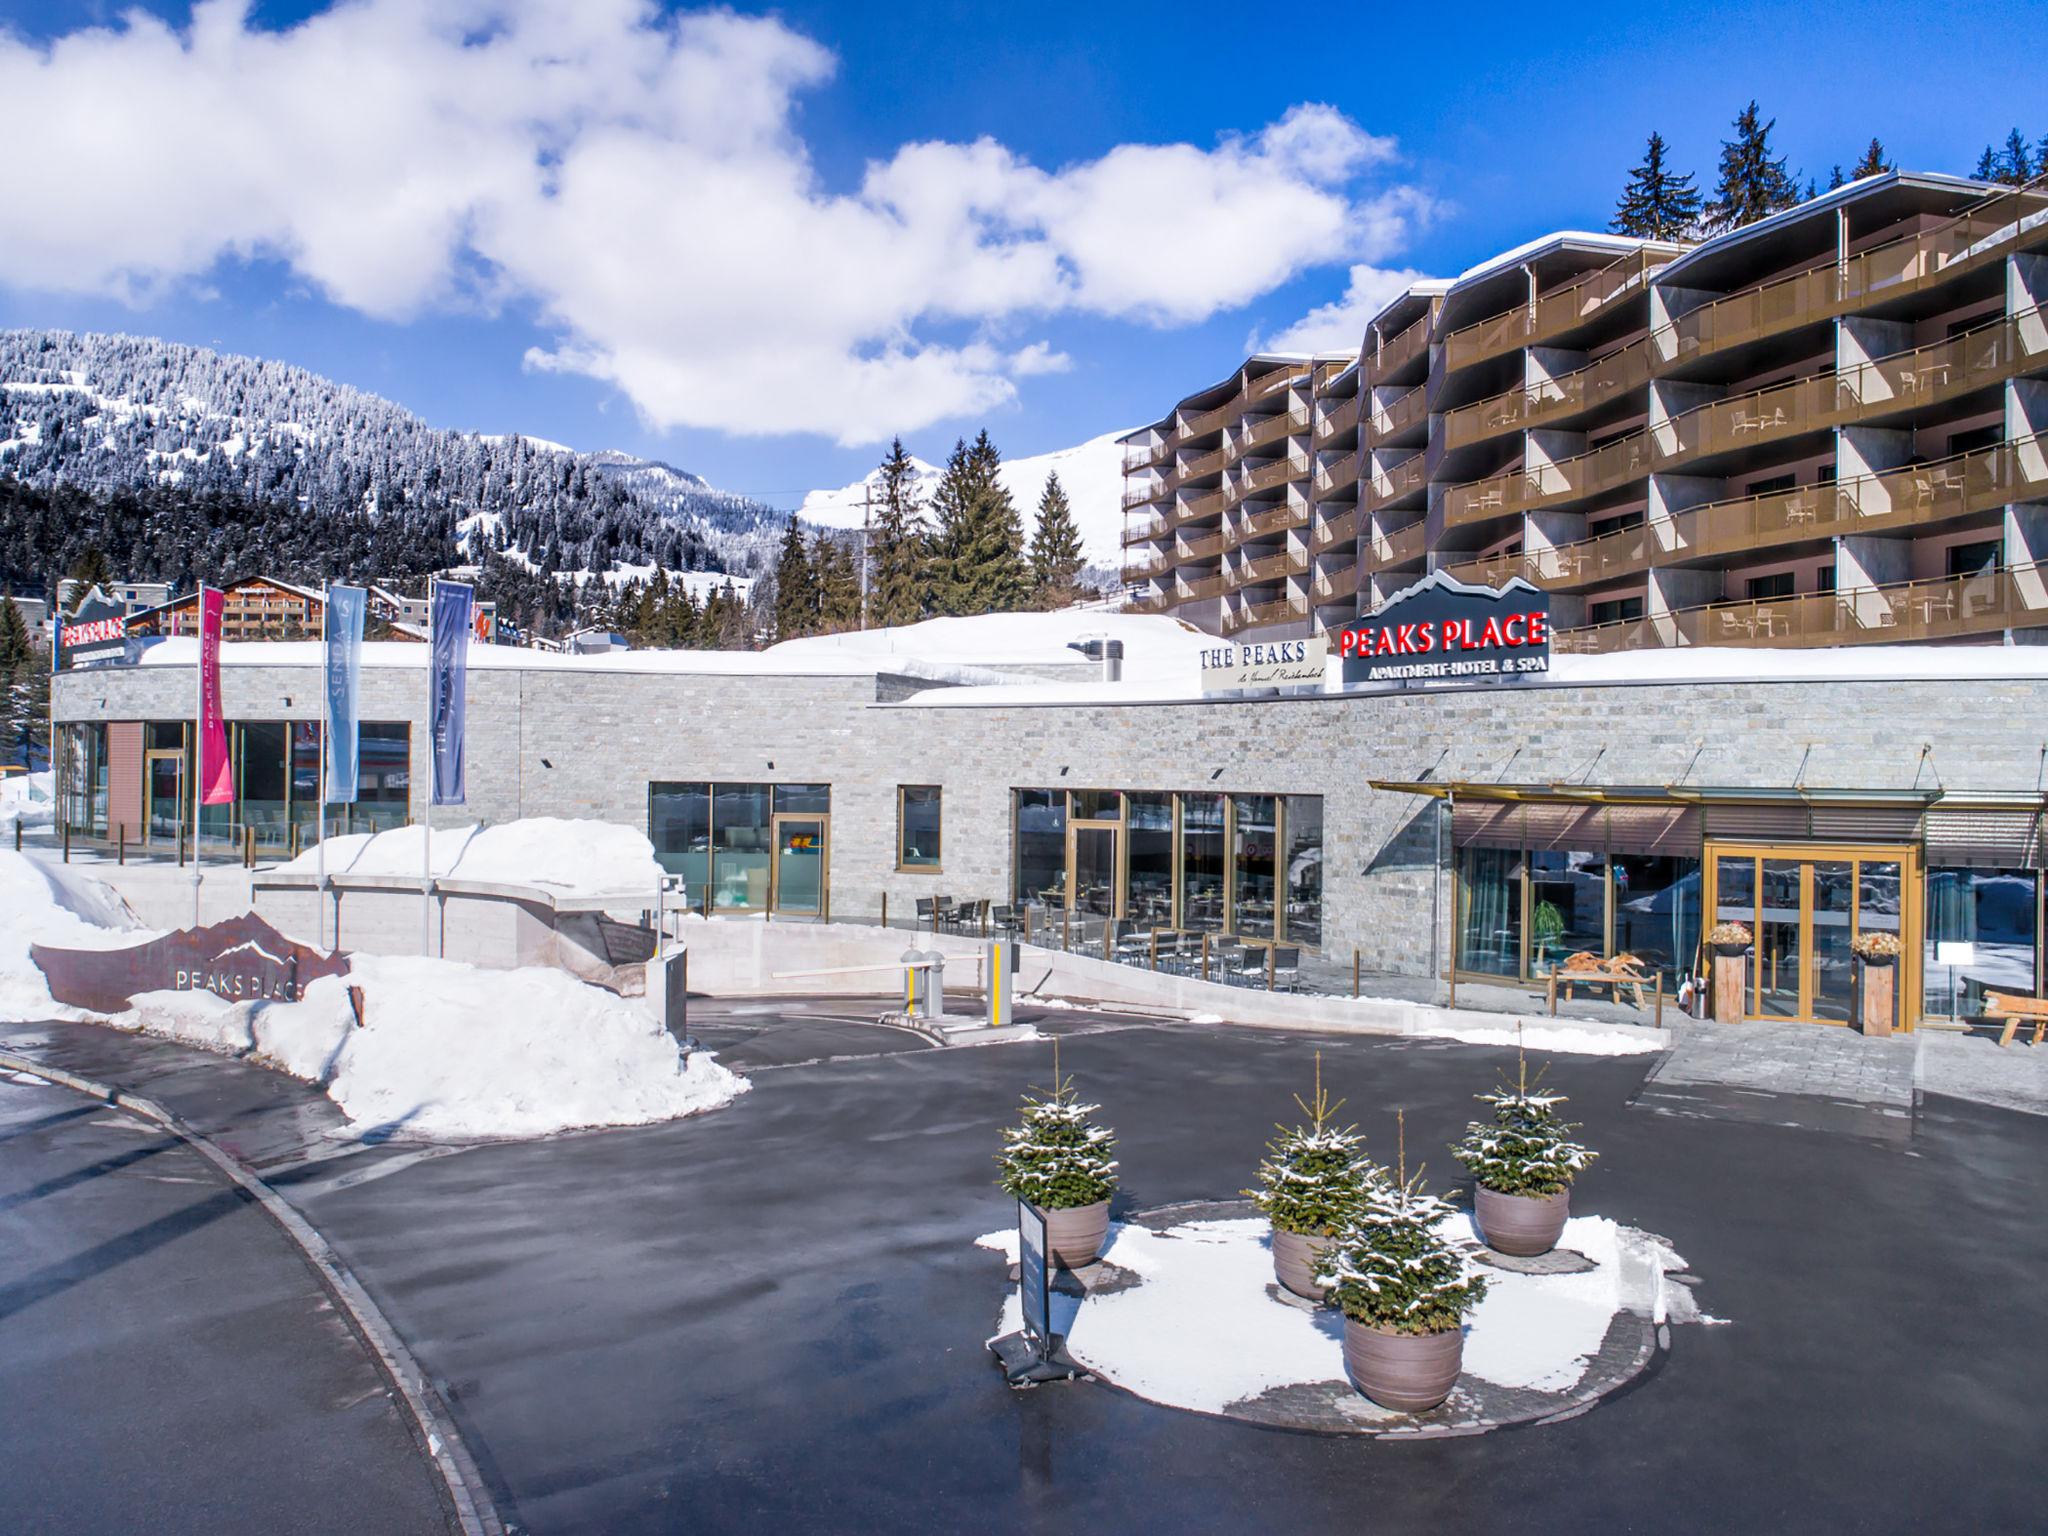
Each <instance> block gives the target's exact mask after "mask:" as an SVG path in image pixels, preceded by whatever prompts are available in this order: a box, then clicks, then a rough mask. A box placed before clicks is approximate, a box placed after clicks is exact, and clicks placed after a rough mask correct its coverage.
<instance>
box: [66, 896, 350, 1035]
mask: <svg viewBox="0 0 2048 1536" xmlns="http://www.w3.org/2000/svg"><path fill="white" fill-rule="evenodd" d="M29 958H30V959H32V960H34V961H35V963H36V964H37V966H39V967H40V968H41V970H42V973H43V975H44V976H45V977H46V978H47V979H48V981H49V985H50V996H52V997H54V998H55V999H56V1000H57V1001H58V1002H60V1003H69V1004H70V1005H71V1006H72V1007H74V1008H84V1009H88V1010H89V1011H91V1012H93V1013H120V1012H121V1011H122V1010H124V1009H125V1008H127V1007H128V1005H129V1003H130V1001H131V1000H132V999H133V998H134V997H135V996H136V995H137V994H138V993H143V992H211V993H212V994H213V995H214V996H216V997H218V998H221V999H223V1000H224V1001H226V1002H230V1003H258V1002H270V1003H295V1002H297V1001H298V1000H299V999H300V998H301V997H303V996H304V995H305V991H306V988H307V987H308V986H309V985H311V984H312V983H313V982H314V981H317V980H318V979H319V978H320V977H322V976H339V975H342V974H343V973H344V972H346V971H347V970H348V964H349V957H348V955H347V954H345V953H342V952H339V951H337V952H336V953H334V954H331V955H328V954H322V953H321V952H320V951H319V950H317V949H311V948H308V947H307V946H306V945H304V944H300V943H298V942H296V941H295V940H292V939H288V938H286V937H285V936H284V935H283V934H281V933H279V932H278V931H277V930H276V929H275V928H273V927H271V926H270V924H268V923H266V922H265V921H263V919H262V918H260V917H258V916H256V915H255V914H254V913H244V914H243V915H242V916H240V917H231V918H229V919H228V920H227V921H226V922H222V923H213V924H211V925H209V926H207V927H205V928H182V929H180V930H178V931H177V932H176V933H167V934H165V935H164V936H163V937H162V938H160V939H152V940H150V941H149V942H148V943H147V944H136V945H132V946H130V947H129V948H127V949H54V948H52V947H50V946H49V945H47V944H31V945H30V946H29Z"/></svg>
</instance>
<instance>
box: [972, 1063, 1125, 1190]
mask: <svg viewBox="0 0 2048 1536" xmlns="http://www.w3.org/2000/svg"><path fill="white" fill-rule="evenodd" d="M1101 1107H1102V1106H1101V1105H1100V1104H1083V1103H1081V1102H1080V1101H1079V1099H1078V1098H1077V1096H1076V1095H1075V1093H1074V1079H1073V1078H1072V1077H1070V1076H1069V1077H1062V1076H1061V1075H1060V1070H1059V1057H1058V1055H1057V1052H1055V1055H1054V1057H1053V1071H1052V1091H1051V1092H1050V1093H1043V1094H1031V1093H1027V1094H1025V1095H1024V1108H1023V1114H1022V1117H1021V1119H1020V1122H1019V1123H1018V1125H1017V1126H1016V1127H1015V1128H1014V1129H1011V1130H1006V1131H1004V1132H1003V1149H1002V1151H1000V1152H998V1153H997V1154H996V1162H997V1163H998V1164H1000V1165H1001V1167H1002V1175H1001V1177H1000V1178H999V1179H998V1180H997V1182H998V1183H999V1184H1001V1186H1002V1188H1003V1193H1004V1194H1006V1195H1009V1196H1010V1197H1011V1198H1013V1199H1016V1200H1022V1201H1025V1202H1027V1203H1028V1204H1031V1205H1035V1206H1037V1207H1038V1208H1039V1209H1040V1210H1042V1211H1070V1210H1073V1209H1074V1208H1075V1207H1077V1206H1083V1205H1093V1204H1095V1203H1096V1201H1098V1200H1107V1199H1108V1198H1109V1197H1110V1196H1111V1195H1112V1194H1114V1193H1115V1192H1116V1159H1115V1158H1114V1157H1112V1156H1111V1155H1110V1154H1112V1153H1113V1152H1115V1151H1116V1137H1115V1136H1114V1135H1112V1134H1111V1133H1110V1131H1109V1130H1108V1128H1107V1127H1104V1126H1100V1125H1097V1124H1095V1123H1094V1122H1093V1121H1092V1120H1091V1119H1090V1118H1089V1116H1091V1115H1093V1114H1094V1113H1095V1112H1096V1110H1098V1109H1100V1108H1101Z"/></svg>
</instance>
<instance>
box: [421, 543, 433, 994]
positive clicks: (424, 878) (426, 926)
mask: <svg viewBox="0 0 2048 1536" xmlns="http://www.w3.org/2000/svg"><path fill="white" fill-rule="evenodd" d="M425 744H426V749H427V772H426V786H427V818H426V836H425V837H424V838H422V839H421V843H420V953H421V954H423V955H431V954H432V953H433V952H434V938H433V932H434V927H433V911H434V756H435V753H434V578H433V577H431V576H429V577H428V578H427V715H426V743H425Z"/></svg>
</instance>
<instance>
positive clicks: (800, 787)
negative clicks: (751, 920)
mask: <svg viewBox="0 0 2048 1536" xmlns="http://www.w3.org/2000/svg"><path fill="white" fill-rule="evenodd" d="M831 809H832V789H831V786H830V785H829V784H773V785H771V784H713V783H705V782H703V781H684V782H680V783H652V784H649V785H648V786H647V838H648V841H649V842H651V843H653V844H654V856H655V858H656V859H657V860H659V861H660V863H661V867H662V868H663V869H666V870H668V871H669V872H670V873H671V874H676V875H681V876H682V877H683V889H684V891H685V893H686V894H687V896H688V898H689V902H690V905H691V906H693V907H701V906H702V905H703V903H704V901H705V898H706V895H707V893H708V895H709V898H710V902H711V905H712V907H713V908H715V909H722V910H728V911H750V912H758V911H762V910H765V909H766V907H767V905H768V893H769V889H770V887H771V884H772V883H773V879H774V876H773V875H772V874H771V864H772V862H773V860H774V857H775V849H776V842H775V833H774V819H773V817H774V814H775V813H778V812H779V813H780V814H782V815H785V816H795V817H802V818H803V819H802V820H801V821H796V820H791V821H785V822H784V823H783V826H784V834H785V835H784V841H783V844H782V849H783V852H784V853H785V854H786V855H788V856H789V857H788V858H786V859H785V861H784V863H783V866H782V868H783V870H784V873H785V876H786V879H785V885H786V887H787V888H786V889H785V890H784V892H783V895H784V897H785V899H786V904H787V907H788V909H789V910H793V911H794V910H802V911H818V910H821V906H820V904H821V902H822V899H823V897H822V892H823V888H824V886H823V882H824V867H825V866H824V856H825V844H824V831H825V821H824V818H825V817H826V816H827V815H829V814H830V812H831Z"/></svg>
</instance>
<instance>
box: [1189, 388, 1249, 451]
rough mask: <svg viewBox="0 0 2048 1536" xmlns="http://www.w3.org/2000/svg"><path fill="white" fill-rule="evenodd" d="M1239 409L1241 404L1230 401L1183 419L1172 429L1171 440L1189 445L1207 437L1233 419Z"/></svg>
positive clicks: (1233, 400)
mask: <svg viewBox="0 0 2048 1536" xmlns="http://www.w3.org/2000/svg"><path fill="white" fill-rule="evenodd" d="M1240 409H1242V402H1240V401H1238V400H1235V399H1231V400H1226V401H1224V402H1223V403H1222V404H1221V405H1216V406H1211V407H1210V408H1209V409H1208V410H1206V411H1198V412H1196V413H1195V414H1194V415H1192V416H1188V417H1184V418H1183V419H1182V421H1181V423H1180V425H1179V426H1178V427H1177V428H1175V429H1174V434H1173V440H1174V441H1175V442H1176V443H1190V442H1193V441H1194V440H1195V439H1196V438H1198V437H1207V436H1208V435H1209V434H1210V433H1211V432H1214V431H1215V430H1216V429H1217V428H1219V427H1221V426H1223V425H1224V424H1225V423H1227V422H1229V421H1230V420H1231V419H1232V418H1233V417H1235V416H1236V415H1237V413H1238V411H1239V410H1240Z"/></svg>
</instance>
